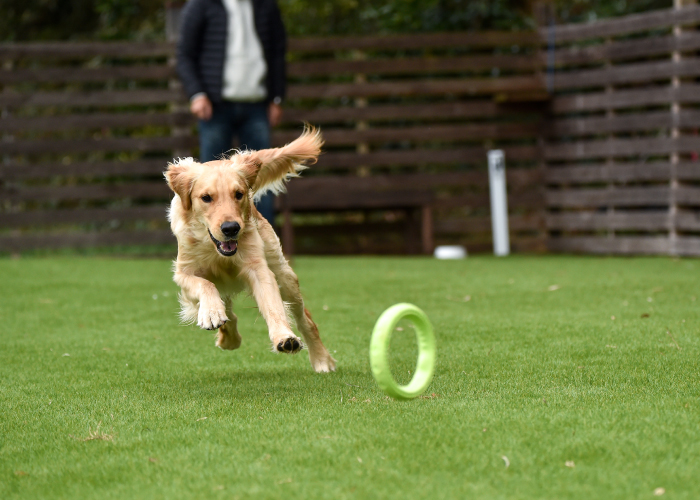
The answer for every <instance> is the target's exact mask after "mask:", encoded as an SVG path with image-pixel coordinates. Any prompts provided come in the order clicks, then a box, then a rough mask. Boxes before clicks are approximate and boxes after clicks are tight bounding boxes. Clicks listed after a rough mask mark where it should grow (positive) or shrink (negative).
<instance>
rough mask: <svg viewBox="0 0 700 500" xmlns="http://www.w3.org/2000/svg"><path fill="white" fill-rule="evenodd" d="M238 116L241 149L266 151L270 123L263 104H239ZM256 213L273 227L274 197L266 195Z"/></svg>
mask: <svg viewBox="0 0 700 500" xmlns="http://www.w3.org/2000/svg"><path fill="white" fill-rule="evenodd" d="M239 109H240V113H239V115H238V118H239V122H238V123H239V125H238V139H239V142H240V144H241V145H240V148H241V149H253V150H255V151H258V150H260V149H267V148H269V147H270V123H269V121H268V118H267V105H266V104H265V103H241V104H240V107H239ZM255 206H256V208H257V209H258V212H260V214H261V215H262V216H263V217H265V219H267V221H268V222H269V223H270V225H272V226H273V227H274V225H275V196H274V195H273V194H272V193H268V194H266V195H265V196H263V197H262V199H260V200H259V201H258V202H257V203H256V204H255Z"/></svg>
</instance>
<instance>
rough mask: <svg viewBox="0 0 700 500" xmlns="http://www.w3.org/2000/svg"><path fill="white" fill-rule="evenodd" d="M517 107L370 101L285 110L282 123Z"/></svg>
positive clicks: (456, 114)
mask: <svg viewBox="0 0 700 500" xmlns="http://www.w3.org/2000/svg"><path fill="white" fill-rule="evenodd" d="M517 109H518V108H517V107H514V106H506V105H499V104H498V103H496V102H494V101H493V100H490V101H486V100H478V101H476V100H475V101H461V102H436V103H430V104H405V105H402V104H372V106H367V107H364V108H357V107H349V106H344V107H332V108H330V107H329V108H316V109H298V108H297V109H295V108H290V109H285V110H284V115H283V121H284V122H285V123H301V122H303V121H306V122H309V123H314V124H318V123H340V122H345V121H356V120H362V121H389V120H397V119H404V120H421V119H423V120H424V119H457V118H475V117H493V116H496V115H498V114H499V113H503V114H505V113H506V112H509V111H515V110H517Z"/></svg>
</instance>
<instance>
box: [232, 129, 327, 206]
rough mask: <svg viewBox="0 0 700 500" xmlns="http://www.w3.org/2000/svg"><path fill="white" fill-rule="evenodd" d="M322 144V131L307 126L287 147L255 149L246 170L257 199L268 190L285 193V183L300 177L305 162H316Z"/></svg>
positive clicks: (246, 163)
mask: <svg viewBox="0 0 700 500" xmlns="http://www.w3.org/2000/svg"><path fill="white" fill-rule="evenodd" d="M321 146H323V139H322V137H321V132H320V131H319V130H317V129H315V128H313V127H311V126H309V125H307V126H306V127H305V128H304V132H303V133H302V134H301V136H299V138H297V139H296V140H294V141H293V142H291V143H289V144H287V145H286V146H283V147H281V148H272V149H263V150H260V151H253V152H252V153H251V154H250V155H248V156H247V157H246V158H245V163H244V166H243V171H242V173H243V176H244V177H245V178H246V181H247V182H248V186H250V188H251V189H252V190H253V193H254V197H255V199H256V200H257V199H259V198H260V197H261V196H262V195H264V194H265V193H267V192H268V191H272V192H274V193H275V194H277V193H281V192H283V191H284V184H285V182H286V181H288V180H289V179H290V178H292V177H299V172H301V171H302V170H305V169H306V168H307V167H305V166H304V165H303V164H304V163H305V162H311V163H315V162H316V160H317V159H318V155H319V154H321Z"/></svg>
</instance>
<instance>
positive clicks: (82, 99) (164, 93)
mask: <svg viewBox="0 0 700 500" xmlns="http://www.w3.org/2000/svg"><path fill="white" fill-rule="evenodd" d="M186 101H187V99H186V98H185V94H184V93H183V91H182V90H176V89H156V90H97V91H84V92H80V91H63V92H61V91H55V92H48V91H38V92H32V93H20V92H14V91H4V92H0V106H7V107H10V108H16V107H19V106H67V107H86V106H96V107H105V106H130V105H131V106H135V105H147V104H165V103H169V102H186Z"/></svg>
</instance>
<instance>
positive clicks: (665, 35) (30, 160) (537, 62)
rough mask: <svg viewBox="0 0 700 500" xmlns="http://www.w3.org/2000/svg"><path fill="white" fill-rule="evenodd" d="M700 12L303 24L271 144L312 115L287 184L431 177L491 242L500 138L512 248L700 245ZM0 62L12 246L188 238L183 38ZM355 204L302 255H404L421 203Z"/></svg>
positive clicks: (314, 225)
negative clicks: (439, 28) (174, 204)
mask: <svg viewBox="0 0 700 500" xmlns="http://www.w3.org/2000/svg"><path fill="white" fill-rule="evenodd" d="M697 23H700V8H698V7H696V6H691V7H686V8H683V9H680V10H674V9H669V10H664V11H655V12H650V13H645V14H639V15H634V16H627V17H624V18H618V19H612V20H605V21H599V22H595V23H589V24H585V25H562V26H554V27H549V26H544V27H543V28H541V29H540V31H539V32H514V33H510V32H508V33H506V32H486V33H484V32H479V33H451V34H424V35H411V36H386V37H384V36H376V37H375V36H371V37H347V38H346V37H338V38H306V39H292V40H290V44H289V45H290V55H289V66H288V71H289V80H290V83H289V92H288V101H287V103H286V104H285V109H286V112H285V122H284V124H283V125H282V127H280V128H279V130H277V131H276V132H275V134H274V142H275V144H282V143H284V142H287V141H289V140H291V139H292V138H294V137H295V136H296V135H297V134H298V133H299V131H300V129H301V126H300V123H301V122H302V121H309V122H311V123H314V124H317V125H320V126H321V128H322V129H323V131H324V135H325V138H326V148H325V150H326V153H325V154H324V155H323V156H322V158H321V160H320V161H319V163H318V164H317V165H315V166H314V168H312V169H310V170H309V171H308V172H307V173H306V174H305V178H303V179H295V180H294V181H293V182H292V183H291V185H290V196H289V198H288V200H293V199H295V198H294V197H295V196H296V199H299V198H303V199H304V200H306V201H307V202H309V203H310V201H309V200H311V201H313V199H315V198H314V197H315V196H317V193H318V192H320V191H322V190H327V189H338V186H341V188H342V186H354V187H355V189H356V190H357V192H361V191H360V190H364V189H367V190H368V192H369V191H371V190H372V189H379V190H382V191H392V190H398V191H401V192H402V193H403V195H405V194H406V193H411V192H415V193H416V196H418V194H421V196H423V195H426V194H429V195H430V198H429V199H430V200H432V202H431V203H432V207H433V213H434V231H435V242H436V243H437V244H447V243H461V244H465V245H466V246H467V247H468V248H469V249H470V251H483V250H488V249H489V248H490V244H491V238H490V219H489V208H488V180H487V171H486V151H487V150H488V149H492V148H501V149H504V150H505V152H506V162H507V168H508V189H509V200H508V201H509V209H510V224H511V240H512V243H513V247H514V250H515V251H541V250H544V249H546V248H549V249H550V250H553V251H580V252H602V253H666V254H688V255H698V254H700V234H699V233H700V163H697V157H698V153H697V151H700V138H699V137H698V135H697V129H698V127H700V110H698V109H696V107H697V104H698V103H699V102H700V84H698V83H696V82H695V81H696V79H697V77H698V76H700V60H698V59H697V57H696V56H695V53H696V52H697V51H698V50H699V49H700V32H696V31H694V29H693V26H695V25H696V24H697ZM0 65H1V66H0V135H1V137H0V251H22V250H27V249H35V248H40V249H51V248H57V247H86V246H115V245H134V244H137V245H148V244H170V243H172V242H173V241H174V240H173V237H172V236H171V234H170V232H169V230H168V227H167V223H166V221H165V206H166V205H167V202H168V200H169V198H170V193H169V191H168V189H167V187H166V186H165V183H164V182H163V179H162V171H163V169H164V167H165V165H166V162H167V161H168V160H170V159H171V158H172V157H173V156H184V155H195V156H196V154H197V144H196V137H195V135H194V133H193V132H194V130H193V121H192V119H191V117H190V116H189V115H188V113H187V103H186V100H185V98H184V96H183V94H182V91H181V89H180V88H179V83H178V82H177V79H176V77H175V74H174V69H173V45H172V44H171V43H166V42H163V43H89V44H81V43H47V44H35V43H29V44H0ZM367 196H368V197H369V196H370V195H367ZM423 198H425V197H424V196H423ZM423 198H421V199H423ZM425 199H428V198H425ZM309 203H307V204H306V205H308V206H311V205H313V203H311V205H309ZM302 205H303V204H302ZM308 206H307V208H308ZM358 207H359V205H358V206H353V207H350V208H352V209H349V210H344V211H343V210H341V211H339V210H333V211H328V210H326V211H318V210H316V211H314V210H306V209H304V207H303V206H302V207H301V208H300V209H299V210H296V211H295V212H294V214H293V217H292V219H293V223H294V226H295V233H296V250H297V252H298V253H314V252H315V253H331V252H333V253H335V252H339V251H344V252H352V253H357V252H372V253H382V252H402V251H403V249H404V245H403V242H402V238H403V233H401V232H400V228H401V225H402V222H403V221H402V218H403V217H406V214H405V213H403V212H401V211H397V210H394V209H393V207H391V206H386V207H383V208H382V207H377V206H373V205H372V206H370V205H368V206H367V207H366V208H361V207H359V208H358Z"/></svg>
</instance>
